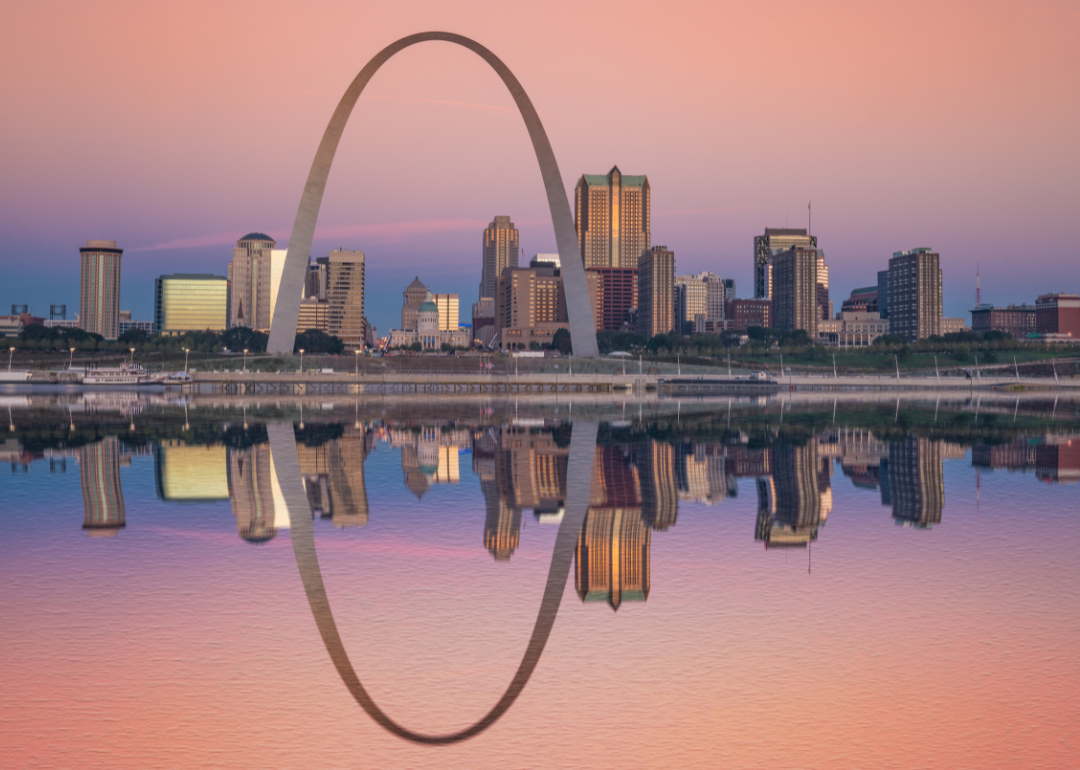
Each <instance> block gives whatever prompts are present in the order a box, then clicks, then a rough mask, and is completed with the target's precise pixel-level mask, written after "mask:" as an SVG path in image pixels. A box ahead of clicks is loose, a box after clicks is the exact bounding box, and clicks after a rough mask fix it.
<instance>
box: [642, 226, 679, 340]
mask: <svg viewBox="0 0 1080 770" xmlns="http://www.w3.org/2000/svg"><path fill="white" fill-rule="evenodd" d="M674 328H675V252H673V251H671V250H669V249H668V247H667V246H653V247H652V248H651V249H649V250H648V251H647V252H645V253H644V254H642V255H641V260H640V262H639V263H638V314H637V332H638V334H640V335H642V336H643V337H645V338H646V339H649V338H651V337H655V336H656V335H657V334H667V333H668V332H670V331H671V330H672V329H674Z"/></svg>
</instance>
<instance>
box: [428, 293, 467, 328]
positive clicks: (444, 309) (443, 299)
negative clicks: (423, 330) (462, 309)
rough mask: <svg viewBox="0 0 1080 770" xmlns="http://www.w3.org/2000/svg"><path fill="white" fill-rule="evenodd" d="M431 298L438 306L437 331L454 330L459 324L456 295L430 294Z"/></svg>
mask: <svg viewBox="0 0 1080 770" xmlns="http://www.w3.org/2000/svg"><path fill="white" fill-rule="evenodd" d="M431 299H432V301H433V302H434V303H435V306H436V307H438V308H439V331H442V332H456V331H457V330H458V326H459V325H460V318H459V316H458V295H456V294H432V295H431Z"/></svg>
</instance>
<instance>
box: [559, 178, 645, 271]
mask: <svg viewBox="0 0 1080 770" xmlns="http://www.w3.org/2000/svg"><path fill="white" fill-rule="evenodd" d="M650 207H651V194H650V192H649V178H648V177H647V176H629V175H624V174H623V173H622V172H621V171H619V167H618V166H614V167H612V169H611V171H609V172H608V173H607V174H606V175H604V174H582V175H581V178H580V179H578V183H577V189H576V190H575V191H574V209H575V210H574V221H575V226H576V228H577V236H578V247H579V248H580V249H581V258H582V260H583V262H584V264H585V267H586V268H590V267H637V266H638V261H639V260H640V258H641V255H642V253H644V252H645V251H646V250H647V249H648V248H649V247H650V246H651V245H652V230H651V228H650V224H649V223H650V221H651V213H650Z"/></svg>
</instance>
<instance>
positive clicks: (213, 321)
mask: <svg viewBox="0 0 1080 770" xmlns="http://www.w3.org/2000/svg"><path fill="white" fill-rule="evenodd" d="M228 323H229V279H228V278H226V277H225V276H222V275H205V274H200V273H174V274H172V275H162V276H159V277H157V278H155V279H154V332H155V333H156V334H180V333H183V332H198V331H208V330H209V331H224V330H225V329H227V328H228Z"/></svg>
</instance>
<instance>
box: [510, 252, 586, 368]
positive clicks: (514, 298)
mask: <svg viewBox="0 0 1080 770" xmlns="http://www.w3.org/2000/svg"><path fill="white" fill-rule="evenodd" d="M585 281H586V284H587V287H588V292H589V299H590V300H591V301H592V302H593V303H594V307H595V302H596V292H597V291H598V289H597V277H596V273H593V272H586V273H585ZM495 293H496V297H495V327H496V330H497V333H498V334H499V345H500V347H502V348H504V349H509V350H524V349H528V348H529V347H530V346H531V344H532V343H534V342H535V343H536V344H537V345H545V344H550V343H551V341H552V339H553V338H554V337H555V332H556V331H558V330H559V329H565V328H568V326H569V321H568V318H567V314H566V296H565V294H564V293H563V285H562V277H561V275H559V271H558V270H556V269H555V268H552V267H536V268H532V267H511V268H507V269H506V270H504V271H503V272H502V275H500V276H499V282H498V288H497V289H496V292H495Z"/></svg>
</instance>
